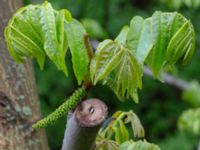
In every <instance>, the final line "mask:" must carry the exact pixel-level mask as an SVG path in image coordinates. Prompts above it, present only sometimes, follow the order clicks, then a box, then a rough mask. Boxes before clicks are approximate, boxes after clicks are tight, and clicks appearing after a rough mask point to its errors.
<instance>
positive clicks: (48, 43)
mask: <svg viewBox="0 0 200 150" xmlns="http://www.w3.org/2000/svg"><path fill="white" fill-rule="evenodd" d="M64 17H65V16H64V13H63V11H60V12H58V15H57V18H56V17H55V13H54V9H53V8H52V6H51V4H50V3H47V2H45V3H44V4H43V5H42V11H41V24H42V31H43V34H44V38H45V42H44V49H45V52H46V54H47V55H48V56H49V58H50V59H51V60H52V61H53V62H54V63H55V64H56V66H57V68H58V69H59V70H62V71H63V72H64V73H65V74H66V75H67V67H66V64H65V54H66V51H67V48H66V46H64V47H63V43H64V41H66V39H64V38H66V36H65V33H64ZM65 44H66V42H65ZM63 48H65V49H63Z"/></svg>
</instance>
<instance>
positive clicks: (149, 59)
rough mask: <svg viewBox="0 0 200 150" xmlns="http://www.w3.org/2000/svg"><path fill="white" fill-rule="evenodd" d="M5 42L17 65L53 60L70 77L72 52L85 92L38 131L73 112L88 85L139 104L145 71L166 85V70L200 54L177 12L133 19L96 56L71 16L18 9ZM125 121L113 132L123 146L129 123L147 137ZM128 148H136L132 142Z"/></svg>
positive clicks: (134, 122)
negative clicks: (102, 87) (105, 88)
mask: <svg viewBox="0 0 200 150" xmlns="http://www.w3.org/2000/svg"><path fill="white" fill-rule="evenodd" d="M5 38H6V42H7V46H8V50H9V52H10V55H11V56H12V57H13V59H14V60H15V61H16V62H19V63H21V62H24V61H25V60H26V59H27V58H35V59H36V60H37V62H38V64H39V66H40V68H41V69H43V68H44V63H45V59H46V57H48V58H49V59H50V60H51V61H52V62H53V63H54V64H55V65H56V67H57V69H58V70H61V71H63V72H64V74H65V75H66V76H68V71H67V66H66V61H69V60H66V59H65V56H66V53H67V50H68V49H69V51H70V53H71V56H72V57H71V59H72V60H71V61H72V65H73V71H74V74H75V77H76V79H77V82H78V85H81V86H82V87H81V88H80V89H78V90H77V91H76V92H75V93H74V94H73V95H72V96H71V97H70V98H69V100H68V101H66V102H65V103H64V104H63V105H61V106H60V107H59V108H58V109H57V110H56V111H55V112H53V113H52V114H50V116H48V117H47V118H44V119H43V120H41V121H39V122H38V123H36V124H35V125H34V126H33V127H38V128H40V127H45V126H47V125H48V124H51V123H53V122H54V121H55V120H57V119H58V118H60V117H61V116H63V115H65V114H66V113H67V112H69V111H70V110H71V109H73V108H74V107H75V106H76V105H77V103H78V102H79V101H80V100H81V99H82V98H83V97H84V96H85V94H86V90H87V86H85V83H86V84H88V83H90V84H91V85H93V86H95V85H96V84H97V83H99V84H103V85H108V86H109V87H110V88H111V89H113V91H114V92H115V94H116V95H117V96H118V97H119V100H122V101H123V100H125V99H128V98H132V99H134V101H135V102H138V95H137V90H138V88H139V89H141V88H142V76H143V66H144V65H146V66H148V67H149V68H150V70H151V71H152V72H153V75H154V78H157V79H159V80H162V78H161V74H162V73H163V72H164V71H165V70H166V68H170V67H172V66H173V65H175V63H176V62H177V61H182V62H183V63H184V64H185V63H187V62H188V61H189V60H190V59H191V57H192V55H193V53H194V49H195V33H194V29H193V25H192V24H191V22H190V21H189V20H188V19H186V18H185V17H184V16H182V15H181V14H179V13H177V12H171V13H168V12H160V11H156V12H155V13H154V14H153V15H152V16H151V17H149V18H142V17H140V16H135V17H133V19H132V20H131V21H130V24H129V25H126V26H125V27H124V28H123V29H122V30H121V32H120V33H119V35H118V36H117V37H116V38H115V39H105V40H103V41H102V42H100V43H99V44H98V47H97V49H96V50H95V52H94V54H93V50H92V49H91V46H90V44H89V41H88V35H87V33H86V30H85V29H84V27H83V26H82V24H81V23H80V22H79V21H78V20H76V19H74V18H73V17H72V15H71V13H70V12H69V11H68V10H66V9H62V10H55V9H54V8H53V7H52V6H51V4H50V3H48V2H44V3H43V4H42V5H28V6H25V7H23V8H21V9H19V10H18V11H17V12H16V13H15V14H14V16H13V17H12V18H11V20H10V21H9V23H8V26H7V27H6V29H5ZM119 114H120V113H119ZM119 114H118V115H119ZM121 115H122V116H123V117H125V116H126V118H127V120H126V121H125V122H123V121H120V119H119V121H118V122H116V123H115V127H116V128H115V127H114V128H113V131H114V132H115V134H114V135H115V139H116V141H117V142H118V143H120V144H122V143H123V142H125V141H127V140H129V138H128V133H127V132H128V131H126V128H125V123H127V122H130V123H131V125H132V127H133V129H134V134H135V135H137V136H138V135H139V136H143V135H144V131H143V128H142V127H141V125H140V122H139V121H138V118H137V117H136V116H135V114H134V113H131V112H129V113H121ZM121 115H120V116H121ZM131 118H132V119H131ZM133 118H134V119H133ZM119 129H123V134H122V130H119ZM109 134H111V133H109ZM112 134H113V133H112ZM129 145H132V147H137V143H134V142H132V141H129ZM139 145H141V144H139ZM146 145H148V144H146V143H144V144H143V146H144V147H145V146H146ZM123 147H126V144H124V145H123ZM154 149H155V150H157V148H154ZM154 149H152V150H154Z"/></svg>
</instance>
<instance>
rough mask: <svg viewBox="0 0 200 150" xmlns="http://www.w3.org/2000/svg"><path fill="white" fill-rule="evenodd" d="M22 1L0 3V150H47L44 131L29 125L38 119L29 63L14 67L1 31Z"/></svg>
mask: <svg viewBox="0 0 200 150" xmlns="http://www.w3.org/2000/svg"><path fill="white" fill-rule="evenodd" d="M21 6H22V1H21V0H0V150H48V149H49V148H48V144H47V140H46V136H45V132H44V130H37V131H34V130H33V129H32V128H31V125H32V123H33V122H35V120H37V119H38V118H40V106H39V101H38V96H37V93H36V86H35V78H34V74H33V68H32V63H31V62H30V61H27V62H26V63H25V64H24V65H22V64H20V65H17V64H16V63H15V62H14V61H13V59H11V57H10V55H9V53H8V51H7V48H6V47H7V46H6V43H5V40H4V33H3V32H4V28H5V27H6V26H7V24H8V20H9V19H10V18H11V16H12V14H13V13H14V12H15V11H16V10H17V9H18V8H19V7H21Z"/></svg>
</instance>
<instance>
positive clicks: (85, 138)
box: [62, 99, 108, 150]
mask: <svg viewBox="0 0 200 150" xmlns="http://www.w3.org/2000/svg"><path fill="white" fill-rule="evenodd" d="M107 113H108V112H107V106H106V105H105V104H104V103H103V102H102V101H100V100H98V99H88V100H85V101H83V102H82V103H81V104H80V105H79V106H78V107H77V108H76V109H75V111H74V112H73V113H72V114H71V115H69V118H68V121H67V128H66V131H65V137H64V140H63V146H62V150H93V149H94V148H95V140H96V135H97V133H98V131H99V129H100V126H101V125H102V123H103V122H104V120H105V118H106V116H107Z"/></svg>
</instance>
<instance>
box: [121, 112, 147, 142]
mask: <svg viewBox="0 0 200 150" xmlns="http://www.w3.org/2000/svg"><path fill="white" fill-rule="evenodd" d="M126 116H127V117H126V118H125V121H124V122H125V123H131V127H132V130H133V132H134V136H135V137H139V138H142V137H144V136H145V132H144V128H143V126H142V124H141V122H140V119H139V118H138V116H137V115H136V114H135V113H134V112H133V111H129V112H127V113H126Z"/></svg>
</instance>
